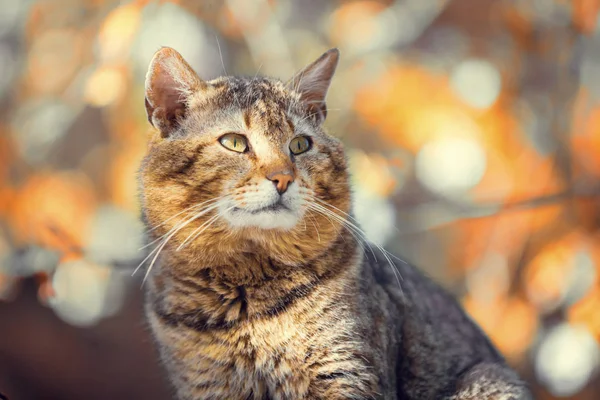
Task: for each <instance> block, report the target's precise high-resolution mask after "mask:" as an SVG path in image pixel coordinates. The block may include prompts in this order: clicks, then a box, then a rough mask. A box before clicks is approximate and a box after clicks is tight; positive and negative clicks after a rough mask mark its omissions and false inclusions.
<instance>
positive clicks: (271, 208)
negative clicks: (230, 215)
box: [233, 201, 290, 214]
mask: <svg viewBox="0 0 600 400" xmlns="http://www.w3.org/2000/svg"><path fill="white" fill-rule="evenodd" d="M233 211H244V212H247V213H249V214H260V213H264V212H278V211H290V209H289V208H288V207H286V206H285V204H283V203H282V202H281V201H277V202H276V203H273V204H271V205H268V206H266V207H261V208H258V209H254V210H248V209H244V208H239V207H236V208H234V209H233Z"/></svg>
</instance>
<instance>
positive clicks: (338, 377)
mask: <svg viewBox="0 0 600 400" xmlns="http://www.w3.org/2000/svg"><path fill="white" fill-rule="evenodd" d="M306 398H307V400H323V399H327V400H330V399H331V400H350V399H352V400H367V399H368V400H375V399H383V398H384V396H383V393H382V390H381V389H380V388H379V385H378V382H377V377H375V376H374V375H371V374H369V373H365V372H332V373H329V374H319V375H317V377H316V379H315V380H314V381H313V382H312V383H311V387H310V389H309V395H308V396H307V397H306Z"/></svg>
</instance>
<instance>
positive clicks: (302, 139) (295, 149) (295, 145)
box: [290, 136, 310, 154]
mask: <svg viewBox="0 0 600 400" xmlns="http://www.w3.org/2000/svg"><path fill="white" fill-rule="evenodd" d="M309 149H310V140H309V139H308V138H307V137H306V136H298V137H296V138H294V139H292V141H291V143H290V151H291V152H292V153H294V154H301V153H304V152H305V151H307V150H309Z"/></svg>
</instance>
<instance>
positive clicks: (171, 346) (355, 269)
mask: <svg viewBox="0 0 600 400" xmlns="http://www.w3.org/2000/svg"><path fill="white" fill-rule="evenodd" d="M336 63H337V52H331V51H330V52H328V53H326V54H325V55H324V56H323V57H321V58H320V59H319V60H317V61H316V62H315V63H314V64H312V65H311V66H309V67H307V69H305V70H304V71H303V72H302V73H300V74H298V75H296V77H295V78H293V79H292V80H291V81H290V82H289V83H288V84H287V85H286V84H284V83H282V82H280V81H278V80H275V79H269V78H264V77H255V78H235V77H227V78H220V79H218V80H215V81H211V82H204V81H201V80H200V79H199V78H197V76H196V75H195V74H194V73H193V71H191V69H190V68H189V66H187V64H185V62H184V61H183V59H182V58H181V56H179V55H178V54H177V53H176V52H175V51H174V50H172V49H162V50H160V51H159V53H157V56H156V57H155V60H154V61H153V63H152V65H151V69H150V71H149V75H148V83H147V91H146V95H147V99H146V105H147V110H148V115H149V120H150V122H151V123H152V124H153V125H154V127H155V128H157V129H156V130H155V131H153V136H152V138H151V140H150V144H149V148H148V154H147V156H146V157H145V159H144V161H143V163H142V166H141V169H140V182H141V200H142V205H143V214H144V220H145V222H146V224H147V225H148V227H149V228H151V229H152V230H151V239H155V240H158V241H157V243H159V244H162V243H165V244H164V246H162V250H161V252H160V254H159V255H158V256H157V259H158V263H157V265H155V266H154V267H153V268H152V270H151V271H149V279H148V281H147V300H146V313H147V316H148V320H149V322H150V327H151V329H152V332H153V334H154V336H155V339H156V343H157V346H158V349H159V351H160V355H161V358H162V360H163V363H164V365H165V367H166V371H167V373H168V375H169V377H170V379H171V381H172V383H173V387H174V389H175V393H176V396H177V397H178V398H179V399H190V400H191V399H233V400H235V399H242V400H243V399H248V400H250V399H260V400H264V399H273V400H288V399H289V400H292V399H443V398H448V399H456V400H462V399H474V398H490V399H515V400H516V399H525V398H527V391H526V389H525V387H524V385H523V384H522V383H521V381H520V380H519V379H518V377H517V376H516V375H515V374H514V373H513V372H512V371H511V370H510V369H509V368H508V367H506V366H505V363H504V361H503V359H502V357H501V356H500V355H499V354H498V353H497V351H496V350H495V349H494V348H493V346H492V345H491V344H490V342H489V341H488V339H487V338H486V337H485V336H484V335H483V334H482V332H481V331H480V330H479V328H478V327H476V326H475V325H474V324H473V323H472V322H471V321H470V320H469V319H468V318H467V316H466V315H465V314H464V312H463V311H462V310H461V308H460V306H459V305H458V304H457V303H456V301H455V300H454V299H453V298H452V297H450V296H449V295H448V294H447V293H446V292H445V291H444V290H442V289H441V288H439V287H438V286H436V285H435V284H434V283H432V282H431V281H430V280H428V279H427V278H425V277H424V276H422V275H421V274H420V273H419V272H417V270H415V269H414V268H412V267H411V266H409V265H408V264H406V263H402V262H399V261H396V262H395V264H396V265H395V266H394V265H392V264H391V263H390V260H389V259H388V258H386V257H384V256H383V254H381V253H377V251H375V252H370V251H368V250H365V249H364V245H363V244H362V243H361V242H360V241H359V237H358V236H357V232H356V231H353V230H352V229H349V228H348V227H347V226H346V225H345V222H344V221H348V222H350V220H348V218H349V217H348V216H347V213H348V212H349V210H350V188H349V183H348V173H347V168H346V160H345V156H344V152H343V149H342V146H341V144H340V142H339V141H338V140H336V139H334V138H333V137H331V136H328V135H327V134H326V133H325V132H324V130H323V128H322V127H321V123H322V121H323V119H324V118H325V115H326V108H325V105H324V96H325V93H326V90H327V87H328V85H329V80H330V79H331V77H332V75H333V71H334V70H335V64H336ZM165 74H166V76H165ZM303 77H304V78H303ZM303 79H304V80H303ZM174 93H175V94H176V95H174ZM228 132H235V133H242V134H244V135H245V136H246V137H247V138H248V142H249V144H250V150H249V151H247V152H246V153H235V152H231V151H228V150H227V149H224V148H223V146H221V145H220V144H219V142H218V138H219V137H220V135H222V134H224V133H228ZM297 135H306V136H309V137H310V138H311V142H312V148H311V149H310V151H307V152H306V153H304V154H300V155H297V156H296V155H293V154H291V153H290V151H289V150H288V144H289V142H290V140H291V139H292V138H294V137H295V136H297ZM275 167H276V168H279V167H281V168H283V167H285V168H291V169H292V170H293V173H294V176H295V177H296V179H295V181H294V182H293V183H292V184H293V185H297V190H296V191H295V192H293V193H292V194H290V196H292V195H294V196H297V199H296V201H297V203H298V204H300V205H299V206H298V207H300V211H299V214H298V215H300V217H299V220H298V223H297V224H296V225H295V226H294V227H292V228H291V229H288V228H285V229H283V228H282V229H262V228H259V227H255V226H241V227H240V226H235V227H233V226H231V224H228V223H227V220H226V218H222V217H220V215H219V214H216V213H217V212H220V211H218V210H220V209H218V208H213V209H210V210H209V211H207V212H206V214H196V215H197V219H195V220H193V221H192V220H190V219H189V218H190V216H194V215H195V214H194V212H192V211H188V212H186V211H185V210H187V209H189V207H194V205H200V204H209V205H210V204H216V203H211V201H212V199H216V198H218V197H219V196H225V195H227V196H230V197H229V199H230V200H229V201H231V202H233V203H234V204H238V206H239V207H240V208H243V207H244V204H245V203H246V202H248V201H250V200H251V199H254V198H256V196H260V195H261V194H260V190H259V189H258V188H259V187H261V183H262V182H264V180H265V179H266V178H265V171H267V170H272V169H273V168H275ZM263 186H264V185H263ZM283 196H287V194H283V195H282V198H285V197H283ZM215 201H217V200H215ZM218 201H224V200H218ZM290 204H291V203H290ZM294 204H295V203H294ZM311 204H312V205H311ZM317 204H318V205H320V206H321V207H325V208H327V209H328V210H329V211H330V212H332V213H333V214H335V215H337V217H335V216H332V215H325V214H324V213H322V212H318V211H319V208H318V206H317ZM193 210H195V211H196V212H197V211H198V210H199V208H198V209H193ZM172 216H175V217H174V218H171V217H172ZM186 221H188V223H187V225H186V224H185V222H186ZM195 232H199V234H197V235H196V237H195V238H194V240H189V241H187V239H188V238H190V237H193V235H194V233H195ZM161 238H163V239H164V238H168V241H166V242H164V241H162V239H161ZM183 244H185V246H184V245H183ZM394 268H397V269H398V271H397V272H399V273H400V275H401V277H402V280H401V281H400V282H398V281H397V280H396V277H395V272H396V271H395V269H394ZM399 283H400V284H399Z"/></svg>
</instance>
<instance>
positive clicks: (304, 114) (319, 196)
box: [141, 49, 350, 255]
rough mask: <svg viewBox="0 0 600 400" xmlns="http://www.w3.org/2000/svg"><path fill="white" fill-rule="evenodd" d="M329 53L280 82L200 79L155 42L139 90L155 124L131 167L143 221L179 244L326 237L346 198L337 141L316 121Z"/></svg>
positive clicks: (330, 65)
mask: <svg viewBox="0 0 600 400" xmlns="http://www.w3.org/2000/svg"><path fill="white" fill-rule="evenodd" d="M161 52H162V55H161ZM157 57H158V59H157ZM161 57H162V58H161ZM336 63H337V51H333V52H332V51H330V52H328V53H325V55H324V56H323V57H321V58H320V59H319V60H317V61H316V62H315V63H313V64H312V65H311V66H309V67H307V69H305V70H304V71H302V73H300V74H298V75H297V76H296V78H295V79H293V80H292V81H291V82H289V83H288V84H284V83H282V82H280V81H277V80H274V79H268V78H260V77H258V78H219V79H217V80H214V81H210V82H204V81H201V80H200V79H199V78H197V76H196V75H195V73H193V71H191V69H190V68H189V66H187V64H186V63H185V62H184V61H183V59H181V56H179V54H178V53H176V52H174V51H173V50H171V49H162V50H161V51H159V53H157V56H155V61H154V62H153V64H152V65H151V69H150V71H149V76H148V83H147V98H146V107H147V110H148V116H149V120H150V122H151V123H152V124H153V125H154V126H155V127H156V128H158V131H157V135H156V137H154V139H153V140H152V141H151V143H150V146H149V151H148V154H147V156H146V158H145V160H144V162H143V165H142V169H141V174H142V185H143V188H142V194H143V204H144V210H145V213H146V216H147V220H148V222H149V224H150V225H151V227H152V228H158V229H156V230H157V231H158V232H159V233H160V234H163V235H164V234H167V235H168V234H170V233H173V232H175V233H174V234H173V238H172V240H173V241H175V242H176V243H177V242H178V243H179V244H180V245H182V246H194V245H197V244H198V243H200V244H207V243H212V242H215V239H218V242H216V244H217V245H218V244H219V243H221V244H223V243H225V242H228V240H229V239H231V238H235V240H238V241H239V239H240V237H241V236H247V237H248V239H251V240H254V241H258V242H263V243H270V245H274V246H286V245H292V243H293V242H311V243H312V242H314V243H313V244H312V247H311V248H312V249H313V250H316V248H318V247H321V246H320V245H317V244H316V243H321V242H322V245H323V246H326V245H327V244H328V242H330V241H331V240H333V238H334V237H335V236H336V235H335V233H336V232H337V231H338V230H339V229H340V228H341V226H340V220H339V219H340V218H342V219H344V218H345V216H344V213H346V212H348V209H349V205H350V201H349V187H348V177H347V172H346V163H345V157H344V154H343V150H342V147H341V144H340V143H339V141H338V140H337V139H334V138H332V137H330V136H329V135H327V134H326V133H325V132H324V131H323V129H322V128H321V123H322V122H323V120H324V118H325V114H326V109H325V106H324V98H325V93H326V91H327V88H328V86H329V81H330V79H331V77H332V75H333V71H334V69H335V64H336ZM173 216H175V217H173ZM171 217H173V218H171ZM169 218H171V219H169ZM186 223H187V224H186ZM161 224H162V225H161ZM176 231H177V232H176ZM228 245H230V243H229V244H228ZM296 247H297V248H300V250H298V251H299V252H300V253H302V254H303V255H307V252H310V251H309V250H310V249H308V248H307V247H306V246H305V245H302V244H297V245H296Z"/></svg>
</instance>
